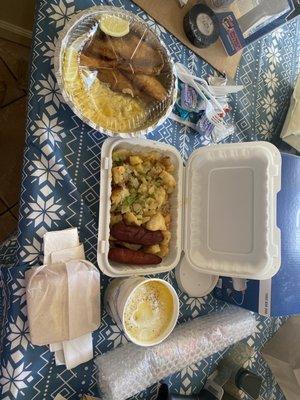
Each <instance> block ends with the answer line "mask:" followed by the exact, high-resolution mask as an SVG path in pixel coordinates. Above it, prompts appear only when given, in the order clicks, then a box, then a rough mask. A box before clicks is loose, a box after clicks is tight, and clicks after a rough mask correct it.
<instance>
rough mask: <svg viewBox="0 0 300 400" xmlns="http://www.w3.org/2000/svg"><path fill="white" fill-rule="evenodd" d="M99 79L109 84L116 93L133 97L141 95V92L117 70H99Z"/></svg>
mask: <svg viewBox="0 0 300 400" xmlns="http://www.w3.org/2000/svg"><path fill="white" fill-rule="evenodd" d="M97 78H98V79H99V80H100V81H101V82H104V83H107V84H108V86H109V87H110V89H111V90H113V91H114V92H121V93H124V94H129V95H130V96H131V97H135V96H137V95H138V94H139V90H138V89H136V88H135V87H134V86H133V85H132V83H131V82H130V80H129V79H128V78H127V77H126V76H124V75H123V74H122V73H121V72H120V71H118V70H117V69H99V70H98V75H97Z"/></svg>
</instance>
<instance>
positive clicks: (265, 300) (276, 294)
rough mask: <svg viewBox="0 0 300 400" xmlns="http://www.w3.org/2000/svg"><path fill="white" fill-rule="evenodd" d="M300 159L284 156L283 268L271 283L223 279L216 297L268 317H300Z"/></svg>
mask: <svg viewBox="0 0 300 400" xmlns="http://www.w3.org/2000/svg"><path fill="white" fill-rule="evenodd" d="M299 176H300V157H299V156H295V155H291V154H285V153H282V177H281V191H280V192H279V193H278V199H277V224H278V227H279V228H280V230H281V267H280V270H279V272H278V273H277V274H276V275H275V276H274V277H273V278H272V279H269V280H264V281H256V280H246V281H244V282H242V283H241V282H240V280H235V279H232V278H226V277H221V278H220V280H219V282H218V285H217V287H216V288H215V290H214V295H215V297H217V298H218V299H222V300H224V301H227V302H228V303H231V304H236V305H239V306H241V307H243V308H247V309H248V310H252V311H255V312H258V313H259V314H262V315H267V316H286V315H294V314H300V179H299Z"/></svg>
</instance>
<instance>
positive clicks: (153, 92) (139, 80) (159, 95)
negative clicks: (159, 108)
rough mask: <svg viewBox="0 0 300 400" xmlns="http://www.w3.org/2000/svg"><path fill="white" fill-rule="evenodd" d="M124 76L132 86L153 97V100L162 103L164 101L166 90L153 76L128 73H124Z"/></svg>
mask: <svg viewBox="0 0 300 400" xmlns="http://www.w3.org/2000/svg"><path fill="white" fill-rule="evenodd" d="M126 76H127V77H128V79H130V80H131V81H132V83H133V85H134V86H136V87H137V88H139V89H140V90H141V91H143V92H145V93H146V94H148V95H149V96H151V97H153V98H154V99H155V100H158V101H163V100H165V99H166V97H167V91H166V89H165V88H164V87H163V85H162V84H161V83H160V82H159V80H158V79H156V78H155V77H154V76H150V75H144V74H129V73H126Z"/></svg>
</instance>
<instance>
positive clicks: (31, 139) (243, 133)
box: [0, 0, 300, 400]
mask: <svg viewBox="0 0 300 400" xmlns="http://www.w3.org/2000/svg"><path fill="white" fill-rule="evenodd" d="M96 4H110V5H115V6H121V7H125V8H126V9H128V10H131V11H133V12H134V13H136V14H138V15H139V16H140V17H142V18H143V19H144V20H145V21H147V23H149V24H150V25H151V26H152V27H154V28H155V30H156V32H157V34H158V35H160V36H161V38H162V39H163V40H164V41H165V43H166V44H167V46H168V48H169V50H170V52H171V55H172V57H173V59H174V60H175V61H180V62H183V63H184V64H185V65H186V66H188V68H189V69H190V70H191V71H192V72H194V73H195V74H198V75H199V76H203V77H206V76H207V75H208V74H211V73H213V70H212V69H211V67H210V66H208V65H207V64H206V63H205V62H203V61H202V60H201V59H199V58H197V57H196V56H195V55H194V53H192V52H191V51H190V50H188V49H187V48H185V47H184V46H183V45H182V44H181V43H180V42H179V41H178V40H177V39H176V38H174V37H173V36H171V35H170V34H169V33H167V32H166V31H165V29H164V28H162V27H160V26H158V25H157V24H155V23H154V21H153V20H152V19H151V18H150V17H149V16H148V15H146V14H145V13H144V12H143V11H141V10H140V9H139V8H138V7H136V6H135V5H134V4H133V3H131V2H130V1H129V0H112V1H93V0H38V1H37V11H36V24H35V34H34V43H33V51H32V68H31V75H30V76H31V79H30V88H29V101H28V118H27V136H26V147H25V153H24V166H23V180H22V193H21V209H20V222H19V234H18V238H17V240H16V238H11V239H10V240H9V241H7V242H6V243H3V244H2V245H1V246H0V265H1V269H0V277H1V286H0V290H1V294H2V296H1V308H0V310H1V313H2V314H3V324H2V330H1V342H0V343H1V347H0V351H1V375H0V393H1V399H3V400H4V399H5V400H10V399H17V400H23V399H25V400H29V399H31V400H33V399H38V400H40V399H41V400H42V399H52V398H54V396H55V395H56V394H57V393H61V394H62V395H64V396H65V397H66V398H68V399H78V398H79V397H80V395H81V394H83V393H90V394H97V384H96V379H95V374H96V370H95V367H94V364H93V362H89V363H86V364H84V365H82V366H79V367H77V368H74V369H73V370H71V371H67V370H66V369H65V368H64V367H62V366H60V367H57V366H55V363H54V357H53V354H52V353H50V351H49V349H48V347H47V346H42V347H37V346H32V345H31V343H30V341H29V340H28V325H27V319H26V300H25V290H24V271H25V270H26V269H27V268H28V267H29V266H30V265H35V264H37V263H38V262H39V259H40V256H41V238H42V236H43V234H44V233H45V232H46V231H48V230H55V229H63V228H67V227H70V226H78V227H79V230H80V238H81V241H82V242H83V243H84V246H85V250H86V256H87V258H88V259H89V260H90V261H92V262H94V263H96V247H97V227H98V207H99V175H100V174H99V172H100V171H99V158H100V152H101V145H102V143H103V141H104V140H105V136H104V135H102V134H101V133H99V132H96V131H94V130H93V129H91V128H89V127H88V126H87V125H85V124H84V123H82V122H81V120H80V119H79V118H77V117H76V116H75V115H74V114H73V112H72V111H71V110H70V109H69V107H68V106H66V105H65V104H64V102H63V100H62V98H61V95H60V92H59V89H58V87H57V84H56V80H55V77H54V74H53V51H54V48H55V42H56V40H57V35H58V32H59V31H60V30H61V28H62V27H63V26H64V23H65V22H66V20H68V18H69V17H70V16H71V15H72V14H73V13H74V12H76V11H78V10H81V9H84V8H87V7H90V6H93V5H96ZM299 32H300V24H299V21H293V22H291V23H289V24H288V25H287V26H285V27H283V28H279V29H278V30H277V31H276V32H274V33H273V34H271V35H269V36H268V37H266V38H264V39H262V40H260V41H258V42H256V43H255V44H253V45H251V46H249V47H248V48H247V50H246V51H245V52H244V55H243V58H242V61H241V65H240V68H239V70H238V72H237V76H236V81H237V82H238V83H239V84H243V85H245V90H244V91H243V92H241V93H239V94H238V95H237V96H236V97H234V98H233V99H232V105H233V108H234V119H235V122H236V125H237V134H236V135H235V136H233V137H230V138H229V139H227V141H246V140H248V141H249V140H272V141H273V142H275V143H276V144H279V145H281V143H280V141H279V139H278V135H279V132H280V128H281V126H282V123H283V120H284V116H285V114H286V110H287V107H288V102H289V98H290V95H291V92H292V86H293V83H294V81H295V78H296V75H297V72H298V70H299V54H300V52H299V45H300V35H299ZM148 137H149V138H150V139H155V140H159V141H164V142H167V143H169V144H172V145H174V146H175V147H177V148H178V149H179V151H180V152H181V155H182V157H183V158H184V159H187V157H188V156H189V155H190V153H191V152H192V151H193V150H194V149H196V148H197V147H199V146H204V145H209V144H210V142H209V140H208V139H207V138H205V137H203V136H200V135H195V134H194V133H192V132H191V131H189V130H188V129H187V128H185V127H182V126H181V125H178V124H176V123H174V122H172V121H170V120H168V121H166V122H165V123H164V125H163V126H161V127H160V128H158V129H156V130H155V131H154V132H152V133H151V134H150V135H149V136H148ZM162 276H163V278H165V279H166V280H168V281H170V282H172V284H173V285H174V286H175V288H176V289H177V290H178V288H177V284H176V281H175V279H174V272H171V273H168V274H163V275H162ZM107 281H108V279H107V278H106V277H103V276H102V295H103V293H104V288H105V287H106V285H107ZM178 294H179V298H180V322H182V321H184V320H186V319H188V318H194V317H197V316H199V315H202V314H206V313H208V312H212V311H214V310H216V309H219V308H221V307H224V305H223V304H222V303H220V302H218V301H217V300H215V299H214V298H213V297H212V296H207V297H205V298H201V299H194V298H189V297H188V296H187V295H185V294H184V293H181V292H180V291H179V290H178ZM281 323H282V320H281V319H280V318H275V319H272V318H262V317H258V324H257V331H256V333H255V334H254V335H252V337H250V338H249V339H248V343H249V344H251V345H253V346H254V347H255V348H256V349H259V348H261V346H262V345H263V343H265V342H266V341H267V340H268V338H270V337H271V336H272V335H273V333H274V332H275V331H276V330H277V329H278V327H279V326H280V324H281ZM93 341H94V353H95V355H98V354H101V353H103V352H105V351H108V350H110V349H112V348H114V347H116V346H118V345H119V344H121V343H125V342H126V338H125V337H124V335H123V333H122V332H121V331H120V330H119V328H118V327H117V326H116V325H115V324H114V323H113V321H112V320H111V319H110V317H109V316H108V315H107V314H106V313H105V310H103V311H102V325H101V328H100V329H99V330H98V331H96V332H95V333H94V334H93ZM220 357H221V354H216V355H214V356H212V357H210V358H208V359H206V360H204V361H202V362H200V363H198V364H195V365H191V366H189V367H188V368H186V369H184V370H183V371H180V372H178V373H177V374H175V375H174V376H172V377H170V378H168V379H167V381H168V382H169V384H170V385H171V387H172V390H174V391H180V392H181V393H187V394H188V393H196V392H197V391H198V390H199V389H200V388H201V387H202V385H203V382H204V381H205V378H206V377H207V375H208V374H209V373H210V372H212V371H213V369H214V367H215V365H216V362H217V360H218V359H219V358H220ZM249 367H250V368H252V369H253V370H255V371H257V373H258V374H260V375H262V376H263V377H264V381H263V388H262V394H261V399H262V400H271V399H283V396H282V394H281V392H280V389H279V387H278V386H277V385H276V382H275V381H274V378H273V377H272V375H271V373H270V370H269V369H268V367H267V366H266V364H265V363H264V361H263V360H262V358H261V356H260V355H259V354H256V355H255V356H254V357H253V359H251V361H250V362H249ZM156 391H157V385H154V386H153V387H151V388H149V389H148V390H147V391H145V392H144V393H141V394H140V395H138V396H136V397H135V399H154V398H155V394H156Z"/></svg>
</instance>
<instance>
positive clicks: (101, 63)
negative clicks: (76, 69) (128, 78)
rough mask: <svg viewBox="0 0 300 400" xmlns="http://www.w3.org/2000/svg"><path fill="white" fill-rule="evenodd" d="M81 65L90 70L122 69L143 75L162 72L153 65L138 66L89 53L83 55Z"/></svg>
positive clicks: (126, 61)
mask: <svg viewBox="0 0 300 400" xmlns="http://www.w3.org/2000/svg"><path fill="white" fill-rule="evenodd" d="M80 63H81V65H84V66H86V67H89V68H100V69H120V70H122V71H126V72H132V73H136V74H138V73H141V74H146V75H157V74H158V73H159V72H160V70H159V69H158V68H155V67H153V66H151V65H138V64H137V63H135V62H131V61H129V60H121V59H118V60H116V59H113V60H110V59H104V58H100V57H99V56H98V57H97V56H96V55H95V54H93V53H88V52H86V53H81V57H80Z"/></svg>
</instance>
